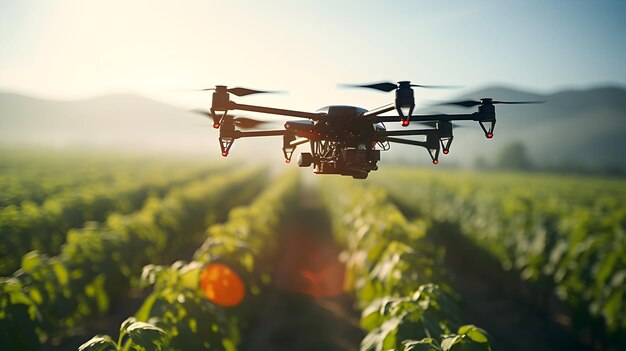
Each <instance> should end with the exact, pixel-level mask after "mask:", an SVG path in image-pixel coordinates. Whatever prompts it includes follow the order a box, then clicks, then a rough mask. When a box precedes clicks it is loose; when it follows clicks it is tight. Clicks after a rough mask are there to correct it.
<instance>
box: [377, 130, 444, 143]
mask: <svg viewBox="0 0 626 351" xmlns="http://www.w3.org/2000/svg"><path fill="white" fill-rule="evenodd" d="M429 134H437V129H413V130H380V131H376V132H375V133H374V136H375V137H378V138H380V139H383V140H389V141H391V140H390V139H392V138H388V137H390V136H391V137H393V136H409V135H429Z"/></svg>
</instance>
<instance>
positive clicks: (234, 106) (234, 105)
mask: <svg viewBox="0 0 626 351" xmlns="http://www.w3.org/2000/svg"><path fill="white" fill-rule="evenodd" d="M228 109H229V110H242V111H250V112H259V113H267V114H270V115H281V116H290V117H299V118H308V119H311V120H313V121H319V120H320V119H321V118H322V115H321V114H319V113H313V112H304V111H294V110H285V109H281V108H273V107H265V106H255V105H244V104H238V103H236V102H234V101H230V102H229V104H228Z"/></svg>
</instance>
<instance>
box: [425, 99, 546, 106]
mask: <svg viewBox="0 0 626 351" xmlns="http://www.w3.org/2000/svg"><path fill="white" fill-rule="evenodd" d="M481 100H482V101H475V100H464V101H452V102H443V103H440V104H437V105H440V106H445V105H450V106H461V107H474V106H478V105H495V104H507V105H518V104H543V103H544V102H545V101H498V100H491V99H490V98H482V99H481Z"/></svg>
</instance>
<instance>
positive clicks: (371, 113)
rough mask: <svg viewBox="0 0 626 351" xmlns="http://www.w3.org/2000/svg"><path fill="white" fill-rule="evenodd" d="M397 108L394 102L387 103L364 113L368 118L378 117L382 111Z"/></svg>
mask: <svg viewBox="0 0 626 351" xmlns="http://www.w3.org/2000/svg"><path fill="white" fill-rule="evenodd" d="M395 109H396V108H395V106H394V105H393V104H387V105H385V106H381V107H378V108H375V109H373V110H371V111H367V112H365V113H364V114H363V116H365V117H367V118H371V117H376V116H378V115H380V114H382V113H385V112H389V111H393V110H395Z"/></svg>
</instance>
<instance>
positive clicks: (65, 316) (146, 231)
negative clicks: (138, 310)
mask: <svg viewBox="0 0 626 351" xmlns="http://www.w3.org/2000/svg"><path fill="white" fill-rule="evenodd" d="M261 173H262V172H261V170H260V169H259V168H252V169H251V168H248V169H245V170H242V171H238V172H236V173H229V174H224V175H214V176H209V177H207V178H205V179H203V180H199V181H194V182H192V183H190V184H186V185H184V186H181V187H177V188H174V189H172V190H170V191H169V193H168V194H167V195H166V196H165V197H163V198H162V199H157V198H149V199H148V200H147V201H146V203H145V205H144V207H143V208H142V209H140V210H138V211H137V212H134V213H131V214H127V215H124V214H113V215H111V216H109V218H108V219H107V220H106V222H105V223H103V224H97V223H92V224H91V225H90V226H88V227H85V228H83V229H72V230H70V232H69V233H68V235H67V242H66V243H65V244H64V245H63V248H62V250H61V253H60V254H59V255H58V256H55V257H47V256H45V255H42V254H39V253H37V252H36V251H35V252H31V253H29V254H27V255H25V256H24V258H23V260H22V267H21V268H20V269H19V270H18V271H17V272H16V273H15V274H13V275H12V276H11V277H8V278H3V279H2V280H0V344H2V345H6V346H7V347H8V349H12V350H18V349H19V350H36V349H39V347H40V342H43V341H45V340H46V339H48V338H50V337H52V336H55V335H58V334H63V333H64V332H66V331H67V330H68V329H70V328H72V327H73V326H76V325H77V323H78V322H79V321H80V320H81V319H82V318H84V317H85V316H88V315H92V314H94V313H97V312H104V311H106V310H108V307H109V305H110V303H115V302H116V301H119V300H120V299H122V298H124V297H125V296H126V295H127V291H128V289H129V287H130V285H131V281H132V280H133V279H136V280H138V279H139V277H138V275H137V274H136V272H137V271H139V270H141V267H143V265H145V264H147V263H148V262H160V261H165V259H166V257H167V255H168V254H171V253H172V251H174V250H176V248H178V247H181V245H183V244H185V243H188V242H190V241H191V240H193V239H195V238H197V234H198V232H202V229H203V228H206V226H207V225H208V224H209V223H214V222H215V221H216V220H219V219H220V218H221V217H223V216H225V214H226V211H228V209H229V208H231V207H232V206H235V205H237V204H239V203H242V202H244V201H246V200H247V199H248V198H249V197H250V196H253V195H254V193H256V192H257V191H258V190H259V188H261V187H262V186H263V185H264V184H265V180H266V177H263V176H261Z"/></svg>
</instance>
